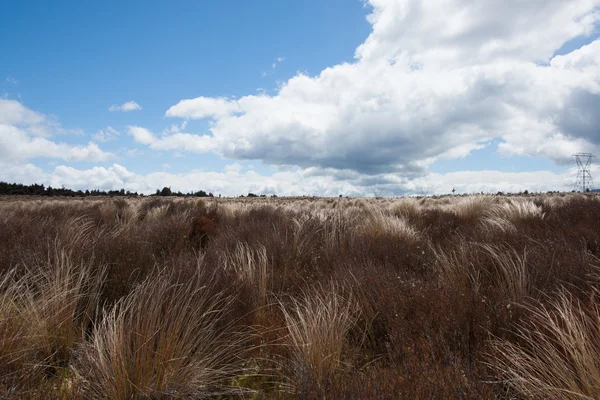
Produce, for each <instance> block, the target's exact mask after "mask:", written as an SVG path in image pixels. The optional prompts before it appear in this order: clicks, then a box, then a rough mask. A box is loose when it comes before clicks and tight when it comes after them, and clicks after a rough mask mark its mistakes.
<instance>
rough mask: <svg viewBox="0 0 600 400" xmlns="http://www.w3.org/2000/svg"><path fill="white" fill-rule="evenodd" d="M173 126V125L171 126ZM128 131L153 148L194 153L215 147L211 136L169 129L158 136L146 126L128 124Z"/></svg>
mask: <svg viewBox="0 0 600 400" xmlns="http://www.w3.org/2000/svg"><path fill="white" fill-rule="evenodd" d="M171 128H172V127H171ZM127 129H128V132H129V134H130V135H131V136H133V140H134V141H136V142H138V143H141V144H145V145H148V146H149V147H150V148H151V149H153V150H181V151H188V152H192V153H206V152H208V151H211V150H212V149H213V142H212V140H211V138H210V136H206V135H202V136H201V135H192V134H190V133H181V132H177V133H170V132H173V129H168V130H167V131H166V132H165V133H164V134H163V136H160V137H157V136H156V135H154V134H153V133H152V132H150V131H149V130H148V129H146V128H142V127H140V126H128V127H127Z"/></svg>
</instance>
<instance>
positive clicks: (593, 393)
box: [490, 291, 600, 399]
mask: <svg viewBox="0 0 600 400" xmlns="http://www.w3.org/2000/svg"><path fill="white" fill-rule="evenodd" d="M524 307H525V309H526V310H527V311H528V312H529V313H530V318H529V319H528V320H527V321H524V322H522V323H521V324H520V325H519V327H518V328H517V331H516V335H517V337H518V339H519V341H518V342H512V341H508V340H494V341H493V342H492V348H493V350H494V351H493V352H492V353H491V354H490V360H491V361H490V364H491V365H492V366H493V368H494V369H496V370H498V371H499V378H500V381H501V382H503V383H504V384H506V385H508V386H509V387H510V388H511V389H513V390H514V391H515V393H517V394H518V395H519V396H520V397H522V398H528V399H597V398H598V397H599V396H600V308H599V307H598V303H597V302H595V301H594V299H592V304H582V302H580V301H578V300H577V299H575V298H573V297H572V296H571V295H569V294H568V293H567V292H565V291H563V292H561V293H560V294H559V295H558V297H557V298H556V299H554V300H552V301H551V302H550V304H548V305H544V304H539V303H537V304H534V305H528V306H524Z"/></svg>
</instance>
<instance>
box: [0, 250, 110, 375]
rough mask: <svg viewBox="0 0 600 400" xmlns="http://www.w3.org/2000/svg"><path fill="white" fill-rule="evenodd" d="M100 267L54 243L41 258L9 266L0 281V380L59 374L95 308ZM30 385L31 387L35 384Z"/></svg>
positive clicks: (85, 328)
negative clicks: (22, 265)
mask: <svg viewBox="0 0 600 400" xmlns="http://www.w3.org/2000/svg"><path fill="white" fill-rule="evenodd" d="M103 280H104V269H103V268H100V269H95V270H94V269H92V268H91V266H90V264H86V263H75V262H74V261H73V260H72V258H71V256H70V254H69V253H68V252H66V251H65V250H64V249H61V248H58V247H57V248H55V249H53V251H52V252H51V253H50V254H49V255H48V259H47V260H46V261H45V262H43V263H42V262H40V264H39V265H35V266H32V267H29V268H27V269H23V270H22V271H19V270H17V269H13V270H12V271H11V272H10V273H8V274H7V275H5V277H4V279H3V281H2V283H1V284H0V334H1V335H2V336H1V337H0V362H1V364H2V374H3V376H2V377H0V379H1V380H3V381H6V379H7V378H8V379H9V380H10V379H11V378H15V377H16V378H18V379H17V380H20V381H21V383H23V382H27V381H29V380H31V379H33V378H34V377H35V378H37V379H38V383H39V381H42V380H44V377H52V376H56V375H60V372H61V371H64V370H66V369H67V368H68V364H69V362H70V359H71V349H72V348H73V347H75V345H76V344H77V343H80V342H82V341H83V340H85V334H86V332H87V331H88V328H90V326H91V323H92V321H93V319H94V318H95V317H96V314H97V311H98V302H99V295H100V289H101V286H102V283H103ZM34 387H35V386H34Z"/></svg>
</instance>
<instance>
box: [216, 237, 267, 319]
mask: <svg viewBox="0 0 600 400" xmlns="http://www.w3.org/2000/svg"><path fill="white" fill-rule="evenodd" d="M223 265H224V268H225V269H230V270H233V271H235V274H236V275H237V278H238V281H239V282H241V283H243V284H244V285H248V286H250V287H251V288H253V289H254V288H255V290H253V291H254V293H255V297H254V301H253V304H254V306H255V307H256V308H257V311H258V312H259V313H260V314H262V313H263V312H264V308H265V306H266V305H267V302H268V291H269V287H270V285H269V282H270V274H269V270H268V265H269V260H268V258H267V249H266V248H265V246H262V245H258V246H252V245H250V244H248V243H242V242H238V243H237V244H236V246H235V249H234V250H233V251H231V252H229V253H226V254H224V255H223Z"/></svg>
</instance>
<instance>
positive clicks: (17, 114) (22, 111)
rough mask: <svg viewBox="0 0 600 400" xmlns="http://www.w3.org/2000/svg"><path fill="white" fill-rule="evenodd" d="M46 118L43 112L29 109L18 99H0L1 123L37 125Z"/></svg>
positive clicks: (26, 125)
mask: <svg viewBox="0 0 600 400" xmlns="http://www.w3.org/2000/svg"><path fill="white" fill-rule="evenodd" d="M45 120H46V118H45V117H44V115H43V114H40V113H38V112H35V111H32V110H30V109H28V108H27V107H25V106H23V104H21V103H20V102H18V101H16V100H9V99H0V124H5V125H15V126H25V127H35V126H38V125H40V124H42V123H43V122H45Z"/></svg>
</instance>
